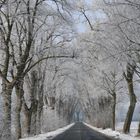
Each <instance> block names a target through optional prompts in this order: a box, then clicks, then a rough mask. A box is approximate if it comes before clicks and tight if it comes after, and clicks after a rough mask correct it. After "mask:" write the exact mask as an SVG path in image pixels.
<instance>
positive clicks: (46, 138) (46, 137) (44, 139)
mask: <svg viewBox="0 0 140 140" xmlns="http://www.w3.org/2000/svg"><path fill="white" fill-rule="evenodd" d="M73 125H74V123H72V124H70V125H67V126H65V127H63V128H60V129H57V130H55V131H51V132H48V133H45V134H40V135H37V136H34V137H28V138H23V139H20V140H50V139H52V138H54V137H55V136H57V135H59V134H61V133H63V132H64V131H66V130H67V129H69V128H71V127H72V126H73Z"/></svg>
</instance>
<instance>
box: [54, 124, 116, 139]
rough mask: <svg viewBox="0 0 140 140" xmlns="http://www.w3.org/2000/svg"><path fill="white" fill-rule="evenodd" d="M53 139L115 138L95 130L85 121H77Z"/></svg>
mask: <svg viewBox="0 0 140 140" xmlns="http://www.w3.org/2000/svg"><path fill="white" fill-rule="evenodd" d="M52 140H115V139H113V138H110V137H107V136H105V135H103V134H101V133H99V132H96V131H94V130H93V129H91V128H89V127H88V126H86V125H84V124H83V123H76V124H75V125H74V126H72V127H71V128H70V129H68V130H67V131H65V132H64V133H62V134H60V135H58V136H56V137H55V138H54V139H52Z"/></svg>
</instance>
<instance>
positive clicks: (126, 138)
mask: <svg viewBox="0 0 140 140" xmlns="http://www.w3.org/2000/svg"><path fill="white" fill-rule="evenodd" d="M84 124H85V125H87V126H88V127H90V128H92V129H94V130H96V131H98V132H101V133H103V134H105V135H108V136H111V137H114V138H116V139H120V140H140V137H135V136H134V135H135V134H136V128H138V127H137V126H138V122H133V123H132V125H131V132H132V133H131V134H128V135H126V134H123V133H121V130H122V125H123V123H118V124H117V131H112V130H111V129H102V128H96V127H93V126H91V125H89V124H87V123H84Z"/></svg>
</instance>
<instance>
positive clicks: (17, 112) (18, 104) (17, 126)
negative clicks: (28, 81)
mask: <svg viewBox="0 0 140 140" xmlns="http://www.w3.org/2000/svg"><path fill="white" fill-rule="evenodd" d="M15 90H16V95H17V102H16V110H15V121H16V124H15V129H16V140H18V139H20V138H21V136H22V134H21V120H20V113H21V109H22V98H23V95H24V90H23V79H20V81H19V82H18V83H17V84H16V85H15Z"/></svg>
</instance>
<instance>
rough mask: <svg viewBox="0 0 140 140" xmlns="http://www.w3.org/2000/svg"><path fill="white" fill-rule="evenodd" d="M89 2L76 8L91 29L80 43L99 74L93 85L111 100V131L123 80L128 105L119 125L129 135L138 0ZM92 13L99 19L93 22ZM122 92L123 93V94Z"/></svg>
mask: <svg viewBox="0 0 140 140" xmlns="http://www.w3.org/2000/svg"><path fill="white" fill-rule="evenodd" d="M91 3H92V4H93V5H92V4H91ZM91 3H90V5H86V4H85V5H84V4H81V5H79V7H78V8H79V9H78V12H80V13H81V14H82V15H83V17H84V18H85V20H86V21H87V24H88V25H89V28H90V29H91V32H89V34H88V33H86V35H85V36H84V37H83V38H82V41H84V43H86V45H87V46H90V47H91V46H92V48H93V49H92V51H91V50H90V54H91V53H92V60H93V61H94V64H93V62H92V65H93V66H94V67H96V68H95V69H97V70H98V71H101V73H102V74H101V73H100V74H101V76H100V79H95V81H96V82H97V83H96V84H97V86H99V87H100V88H102V89H104V90H105V91H106V92H107V93H108V94H109V95H111V96H112V97H113V101H114V103H113V104H114V105H113V108H114V109H113V110H114V111H113V127H112V128H113V129H115V105H116V95H117V93H118V90H117V88H118V86H117V85H120V84H119V81H122V80H124V79H125V81H126V83H127V87H128V88H127V92H128V93H129V94H128V95H129V99H130V105H129V108H128V112H127V115H126V119H125V123H124V126H123V132H124V133H129V132H130V125H131V122H132V118H133V114H134V110H135V106H136V102H137V99H136V95H135V90H134V78H136V77H137V78H138V79H139V76H140V75H139V63H140V53H139V52H140V51H139V47H140V42H139V35H140V32H139V27H140V24H139V23H140V18H139V12H140V7H139V6H140V2H139V1H138V0H135V1H134V0H118V1H116V0H111V1H110V0H95V1H92V2H91ZM95 11H96V12H97V11H98V14H99V16H100V18H99V20H98V18H97V19H96V21H97V22H95V21H94V20H93V19H92V18H90V17H91V14H92V13H94V12H95ZM89 13H90V14H89ZM86 36H88V37H86ZM93 52H94V53H93ZM100 63H101V65H99V64H100ZM109 63H110V64H109ZM97 65H98V66H97ZM105 65H106V66H105ZM109 65H110V66H109ZM102 67H105V68H102ZM114 69H115V70H116V72H117V73H118V74H117V73H116V72H115V71H114ZM94 71H95V70H94ZM116 74H117V75H116ZM120 74H121V75H123V76H122V77H121V78H120V80H119V79H118V78H117V79H118V81H117V80H115V79H116V76H117V77H118V76H120ZM101 79H103V80H101ZM100 80H101V81H102V82H101V81H100ZM98 81H100V82H98ZM120 88H121V87H119V89H120ZM123 89H125V88H123ZM123 92H124V93H125V92H126V91H123ZM139 130H140V128H139V129H138V133H140V132H139Z"/></svg>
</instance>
